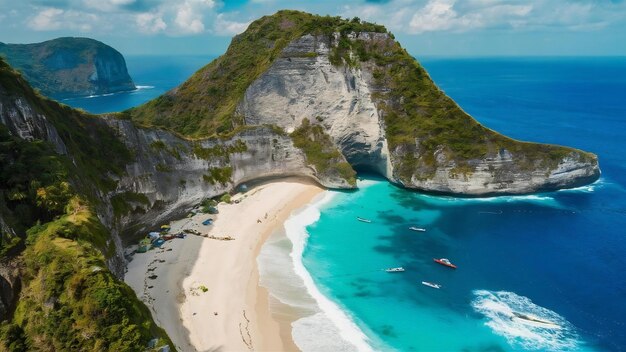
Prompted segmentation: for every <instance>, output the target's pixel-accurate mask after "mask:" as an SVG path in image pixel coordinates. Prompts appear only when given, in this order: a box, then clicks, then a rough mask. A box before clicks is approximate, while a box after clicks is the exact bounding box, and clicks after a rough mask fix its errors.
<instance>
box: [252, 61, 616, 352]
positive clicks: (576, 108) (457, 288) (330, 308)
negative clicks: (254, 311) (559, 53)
mask: <svg viewBox="0 0 626 352" xmlns="http://www.w3.org/2000/svg"><path fill="white" fill-rule="evenodd" d="M421 61H422V63H423V65H424V66H425V67H426V69H427V70H428V71H429V73H430V75H431V77H432V78H433V79H434V80H435V82H437V84H438V85H439V86H440V87H441V88H442V89H443V90H445V91H446V93H447V94H448V95H450V96H451V97H452V98H453V99H455V100H456V101H457V102H458V103H459V105H460V106H461V107H462V108H463V109H464V110H466V111H467V112H468V113H470V114H471V115H472V116H474V117H475V118H476V119H477V120H479V121H480V122H481V123H483V124H485V125H486V126H488V127H490V128H493V129H495V130H497V131H499V132H502V133H504V134H506V135H509V136H511V137H514V138H517V139H521V140H529V141H537V142H545V143H556V144H563V145H568V146H573V147H576V148H580V149H584V150H588V151H591V152H594V153H596V154H598V156H599V158H600V166H601V168H602V177H601V179H600V180H599V181H598V182H596V183H594V184H592V185H589V186H586V187H580V188H577V189H572V190H563V191H558V192H550V193H541V194H535V195H528V196H506V197H492V198H479V199H467V198H455V197H440V196H431V195H423V194H419V193H415V192H409V191H406V190H402V189H399V188H397V187H395V186H393V185H391V184H389V183H387V182H386V181H385V180H382V179H380V178H377V177H376V175H361V180H360V181H359V187H360V189H359V190H358V191H356V192H327V193H326V195H325V196H324V198H323V199H320V200H319V201H318V202H316V203H314V204H312V205H311V206H309V207H308V208H306V209H303V210H302V211H301V212H299V213H298V214H294V215H293V216H292V218H290V219H289V221H288V222H287V223H286V225H285V228H286V237H285V236H281V235H280V234H277V235H275V236H274V237H273V238H271V239H270V240H269V241H268V242H267V244H266V245H265V247H264V249H263V252H262V255H261V257H260V258H259V264H260V267H261V272H262V280H265V282H262V283H263V284H265V285H266V286H268V287H269V288H270V291H271V292H272V294H274V295H275V296H276V297H277V298H278V299H279V300H281V301H284V302H289V303H290V304H291V305H292V306H295V307H299V308H300V309H304V308H303V307H308V308H307V309H308V310H307V311H308V312H309V314H311V315H310V316H309V317H306V318H302V319H300V320H298V321H296V322H295V323H294V324H293V326H294V337H295V340H296V343H297V344H298V345H299V346H300V347H301V348H304V349H306V350H312V351H314V350H346V351H347V350H355V349H357V350H398V351H510V350H514V351H556V350H567V351H576V350H579V351H620V350H626V334H625V333H624V331H626V326H625V325H626V302H625V300H624V298H626V273H625V272H624V269H625V268H626V256H625V255H626V237H625V235H626V231H625V230H624V229H625V228H626V191H625V186H626V172H625V171H626V170H625V168H626V155H625V154H624V143H625V141H626V59H624V58H558V59H557V58H523V59H512V58H489V59H441V58H430V59H425V60H421ZM357 216H360V217H363V218H367V219H370V220H372V223H363V222H359V221H357V220H356V217H357ZM410 226H417V227H422V228H425V229H426V230H427V231H426V232H423V233H422V232H414V231H410V230H409V229H408V228H409V227H410ZM441 257H446V258H449V259H450V260H451V261H452V262H453V263H455V264H456V265H457V266H458V269H456V270H452V269H449V268H446V267H444V266H441V265H438V264H436V263H434V262H433V258H441ZM289 262H291V263H292V264H291V265H292V266H293V267H294V268H295V270H293V271H292V270H287V271H288V273H287V274H281V275H278V274H276V273H277V272H278V271H279V270H283V271H285V270H284V269H281V268H285V265H287V264H288V263H289ZM277 264H281V265H280V267H279V265H277ZM399 266H402V267H404V268H405V269H406V271H405V272H403V273H386V272H384V271H383V269H385V268H389V267H399ZM277 276H278V278H277ZM296 276H297V277H296ZM422 281H428V282H434V283H438V284H440V285H442V287H441V289H438V290H437V289H433V288H430V287H427V286H424V285H422V284H421V282H422ZM289 285H290V286H291V291H289V290H287V289H285V286H289ZM298 290H300V291H298ZM302 291H306V292H309V295H308V296H309V297H311V298H306V299H302V300H301V301H298V300H297V297H303V296H305V295H303V294H302ZM297 292H299V293H297ZM311 300H313V301H317V302H318V308H317V309H315V308H310V305H311V302H310V301H311ZM513 312H517V313H522V314H526V315H533V316H535V317H537V318H539V319H543V320H547V321H550V322H553V323H555V324H556V325H558V328H557V327H555V326H546V325H545V324H543V325H542V324H541V323H528V322H527V321H523V320H520V319H517V318H515V315H514V314H513ZM330 324H332V326H334V327H335V328H334V329H330V328H329V326H330ZM337 336H343V337H344V339H345V340H349V341H352V342H353V343H352V344H351V345H346V344H345V342H339V343H338V344H337V345H333V342H332V341H337V338H336V337H337ZM333 338H335V340H333ZM320 344H321V345H320Z"/></svg>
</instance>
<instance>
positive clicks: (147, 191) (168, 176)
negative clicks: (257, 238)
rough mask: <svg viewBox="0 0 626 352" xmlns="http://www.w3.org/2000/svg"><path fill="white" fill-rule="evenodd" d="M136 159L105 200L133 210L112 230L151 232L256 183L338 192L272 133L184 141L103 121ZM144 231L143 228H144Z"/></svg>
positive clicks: (337, 183)
mask: <svg viewBox="0 0 626 352" xmlns="http://www.w3.org/2000/svg"><path fill="white" fill-rule="evenodd" d="M104 120H105V121H106V122H107V124H108V125H109V126H110V127H111V128H112V129H113V130H114V131H116V133H117V135H118V136H119V137H120V139H121V140H122V141H123V142H124V143H125V144H126V146H127V147H128V149H129V150H130V151H131V152H132V153H133V154H134V155H136V158H135V159H134V160H133V161H132V162H131V163H130V164H128V165H127V166H126V172H125V173H124V174H123V175H122V177H120V178H118V179H116V181H117V189H116V191H114V192H113V193H111V194H109V197H115V196H116V195H118V196H121V197H122V198H121V199H120V200H121V201H127V202H129V203H130V204H131V208H133V211H131V212H128V213H123V214H117V215H120V217H119V222H118V223H114V222H113V221H114V218H115V217H111V222H112V225H116V226H119V228H121V229H128V228H133V229H134V230H138V229H146V228H147V227H153V226H154V224H156V223H159V222H160V221H165V220H167V219H170V218H172V217H173V216H174V215H180V214H182V213H184V212H186V211H189V209H191V208H192V207H193V206H195V205H197V204H198V203H199V202H200V201H201V200H202V199H204V198H207V197H214V196H218V195H221V194H224V193H226V192H229V191H231V190H233V189H234V188H235V187H236V186H237V185H239V184H242V183H245V182H248V181H251V180H257V179H264V178H273V177H285V176H302V177H308V178H312V179H314V180H316V181H317V182H319V183H321V184H324V185H326V186H328V187H333V188H341V187H343V186H344V182H343V180H341V179H334V178H329V177H323V176H319V175H317V174H316V173H315V170H314V169H313V168H311V167H309V166H308V165H307V163H306V159H305V155H304V153H303V151H302V150H300V149H298V148H296V147H294V144H293V141H292V140H291V138H289V136H287V135H285V134H284V133H280V131H277V130H276V129H274V128H270V127H264V126H259V127H255V128H250V129H245V130H242V131H240V132H239V133H237V134H235V135H234V136H232V138H229V139H220V138H209V139H202V140H197V141H193V142H192V141H188V140H185V139H182V138H180V137H177V136H175V135H174V134H172V133H170V132H166V131H162V130H156V129H144V128H137V127H136V126H135V125H134V124H133V123H132V122H131V121H129V120H121V119H118V118H115V117H113V116H105V117H104ZM129 192H130V193H136V194H142V195H145V196H146V200H145V201H144V202H137V201H132V200H128V199H126V200H125V199H124V195H125V194H128V193H129ZM146 226H147V227H146Z"/></svg>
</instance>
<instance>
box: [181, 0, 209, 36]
mask: <svg viewBox="0 0 626 352" xmlns="http://www.w3.org/2000/svg"><path fill="white" fill-rule="evenodd" d="M214 7H215V1H214V0H185V1H183V2H182V3H180V4H179V5H178V6H175V13H176V15H175V17H174V24H175V25H176V29H177V31H178V33H176V34H197V33H202V32H204V28H205V27H204V14H206V13H209V12H210V10H212V9H213V8H214Z"/></svg>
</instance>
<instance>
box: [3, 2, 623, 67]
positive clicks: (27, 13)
mask: <svg viewBox="0 0 626 352" xmlns="http://www.w3.org/2000/svg"><path fill="white" fill-rule="evenodd" d="M280 9H296V10H303V11H307V12H311V13H316V14H321V15H331V16H342V17H346V18H352V17H355V16H357V17H359V18H361V19H363V20H367V21H370V22H376V23H379V24H382V25H385V26H386V27H387V28H388V29H389V30H391V31H392V32H393V33H394V34H395V36H396V38H397V39H398V40H399V41H400V43H401V44H402V45H403V46H404V47H405V48H406V49H407V50H408V51H409V52H410V53H411V54H413V55H414V56H416V57H420V56H444V57H475V56H552V55H558V56H587V55H591V56H607V55H610V56H614V55H619V56H624V55H626V0H536V1H522V0H349V1H332V0H317V1H311V0H291V1H288V0H0V42H4V43H33V42H41V41H44V40H48V39H53V38H56V37H62V36H75V37H89V38H94V39H97V40H100V41H102V42H104V43H106V44H108V45H111V46H113V47H114V48H116V49H117V50H119V51H120V52H122V54H124V55H174V54H176V55H208V56H215V55H220V54H222V53H223V52H224V51H225V50H226V48H227V46H228V44H229V43H230V40H231V38H232V36H233V35H235V34H237V33H241V32H243V31H244V30H245V29H246V27H247V26H248V24H249V23H250V22H251V21H253V20H255V19H256V18H259V17H261V16H264V15H270V14H272V13H274V12H276V11H278V10H280Z"/></svg>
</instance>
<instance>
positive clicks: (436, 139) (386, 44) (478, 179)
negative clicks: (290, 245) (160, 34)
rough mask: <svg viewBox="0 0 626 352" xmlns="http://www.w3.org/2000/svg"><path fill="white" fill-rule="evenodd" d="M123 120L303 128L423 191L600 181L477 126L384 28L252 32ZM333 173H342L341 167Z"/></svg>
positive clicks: (324, 22) (588, 159) (285, 16)
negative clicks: (315, 130) (316, 130)
mask: <svg viewBox="0 0 626 352" xmlns="http://www.w3.org/2000/svg"><path fill="white" fill-rule="evenodd" d="M128 114H129V115H130V117H131V119H132V120H133V121H134V122H135V123H137V124H138V125H140V126H146V127H159V128H162V129H166V130H170V131H172V132H174V133H176V134H178V135H182V136H185V137H187V138H202V137H207V136H212V135H213V136H216V135H228V134H229V133H232V131H237V130H238V129H241V128H251V127H253V126H260V125H274V126H278V127H279V128H281V129H283V130H284V131H286V132H287V133H289V134H291V136H292V137H293V136H294V134H293V132H294V131H297V130H298V128H301V127H302V122H303V121H305V120H306V121H309V122H310V123H311V124H313V125H316V126H320V127H321V128H320V130H321V131H323V133H325V134H327V136H328V139H329V140H331V141H332V143H331V144H332V145H333V146H334V147H335V148H337V150H338V151H339V152H340V153H341V155H343V157H345V159H346V160H347V161H348V162H349V163H350V165H351V166H352V167H354V168H357V169H361V168H362V169H368V170H372V171H375V172H378V173H380V174H381V175H383V176H385V177H386V178H388V179H389V180H390V181H391V182H394V183H396V184H399V185H402V186H404V187H406V188H411V189H418V190H422V191H427V192H438V193H449V194H458V195H470V196H481V195H493V194H523V193H531V192H536V191H544V190H554V189H558V188H566V187H576V186H579V185H582V184H585V183H589V182H592V181H594V180H596V179H597V178H598V177H599V174H600V170H599V167H598V161H597V157H596V156H595V155H593V154H591V153H586V152H583V151H580V150H576V149H572V148H567V147H561V146H555V145H547V144H538V143H527V142H520V141H515V140H513V139H510V138H507V137H505V136H503V135H500V134H498V133H496V132H494V131H492V130H490V129H488V128H486V127H484V126H482V125H480V124H479V123H478V122H477V121H476V120H474V119H473V118H472V117H471V116H469V115H467V114H466V113H465V112H464V111H463V110H461V108H460V107H459V106H458V105H456V104H455V103H454V101H452V100H451V99H450V98H449V97H447V96H446V95H445V93H444V92H442V91H441V90H440V89H439V88H438V87H437V86H436V85H435V84H434V82H433V81H432V80H431V79H430V77H429V76H428V74H427V73H426V71H425V70H424V69H423V68H422V67H421V66H420V65H419V63H417V62H416V61H415V59H414V58H413V57H411V56H410V55H409V54H408V53H407V52H406V51H405V50H404V49H402V47H401V46H400V44H399V43H398V42H397V41H395V39H394V37H393V35H392V34H390V33H389V32H387V30H386V29H385V28H384V27H382V26H378V25H374V24H369V23H365V22H361V21H360V20H358V19H354V20H351V21H348V20H343V19H341V18H337V17H319V16H313V15H309V14H305V13H301V12H296V11H280V12H278V13H277V14H275V15H273V16H267V17H264V18H261V19H259V20H257V21H255V22H253V23H252V24H251V25H250V27H249V28H248V30H247V31H246V32H244V33H243V34H241V35H239V36H237V37H235V38H233V42H232V43H231V46H230V47H229V48H228V50H227V52H226V54H225V55H223V56H221V57H220V58H218V59H216V60H215V61H214V62H212V63H210V64H209V65H207V66H206V67H204V68H202V69H201V70H200V71H198V72H197V73H196V74H194V75H193V76H192V77H191V78H190V79H189V80H188V81H187V82H185V83H183V84H182V85H181V86H179V87H177V88H176V89H174V90H172V91H171V92H168V93H167V94H165V95H163V96H162V97H159V98H157V99H155V100H154V101H152V102H149V103H147V104H145V105H144V106H140V107H138V108H135V109H131V110H130V111H129V112H128ZM309 139H310V140H313V139H312V138H309ZM321 139H323V140H326V139H325V138H321ZM318 144H319V142H318ZM307 149H308V150H307ZM313 149H315V148H312V147H311V148H304V151H305V155H306V157H307V163H308V164H309V165H311V166H312V167H314V168H315V169H316V170H317V171H319V170H321V169H326V167H325V166H324V165H327V164H328V159H329V158H331V155H333V153H332V152H328V153H326V155H325V156H324V155H319V153H318V154H315V152H313V151H312V150H313ZM336 169H337V170H335V171H334V174H336V175H341V172H340V171H341V170H344V169H345V167H337V168H336ZM318 174H319V172H318ZM344 174H345V175H349V173H344ZM343 178H344V179H346V180H348V179H349V176H344V177H343Z"/></svg>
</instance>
